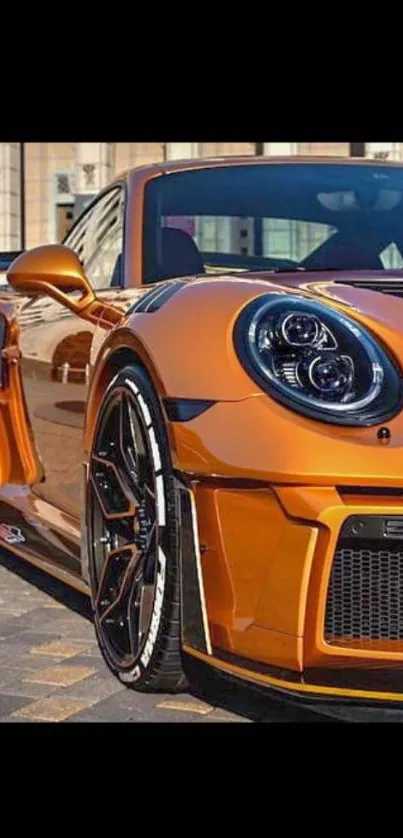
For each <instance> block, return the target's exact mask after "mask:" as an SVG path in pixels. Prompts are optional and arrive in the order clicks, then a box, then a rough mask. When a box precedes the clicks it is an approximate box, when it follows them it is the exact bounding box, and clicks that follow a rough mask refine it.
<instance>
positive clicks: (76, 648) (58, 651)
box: [30, 635, 86, 658]
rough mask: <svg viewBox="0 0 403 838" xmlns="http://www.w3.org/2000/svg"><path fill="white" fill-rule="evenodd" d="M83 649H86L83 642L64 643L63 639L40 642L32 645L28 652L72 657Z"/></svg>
mask: <svg viewBox="0 0 403 838" xmlns="http://www.w3.org/2000/svg"><path fill="white" fill-rule="evenodd" d="M40 640H43V635H40ZM84 651H86V645H85V643H68V642H67V643H66V642H63V640H50V641H47V642H46V643H40V644H39V645H38V646H33V647H32V648H31V649H30V654H31V655H46V656H47V655H49V656H51V657H52V656H53V657H54V656H56V657H61V658H74V657H75V656H76V655H79V654H80V652H84Z"/></svg>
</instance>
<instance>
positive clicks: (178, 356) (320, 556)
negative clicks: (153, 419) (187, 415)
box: [0, 158, 403, 701]
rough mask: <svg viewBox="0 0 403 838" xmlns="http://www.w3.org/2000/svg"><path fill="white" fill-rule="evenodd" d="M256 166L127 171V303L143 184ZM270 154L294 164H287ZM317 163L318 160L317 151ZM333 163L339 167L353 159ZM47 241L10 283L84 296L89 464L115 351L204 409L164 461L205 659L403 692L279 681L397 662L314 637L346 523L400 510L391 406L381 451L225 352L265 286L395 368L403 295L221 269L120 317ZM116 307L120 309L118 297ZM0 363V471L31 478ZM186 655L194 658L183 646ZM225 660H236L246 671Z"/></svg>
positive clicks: (164, 393) (279, 684) (14, 400)
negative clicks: (189, 503)
mask: <svg viewBox="0 0 403 838" xmlns="http://www.w3.org/2000/svg"><path fill="white" fill-rule="evenodd" d="M296 159H297V160H298V162H299V163H301V162H303V161H301V158H296ZM308 159H309V163H312V162H315V159H314V158H308ZM262 162H267V163H270V164H275V163H276V162H277V160H276V158H269V159H268V160H267V161H264V160H263V159H262V158H259V159H253V158H240V159H238V158H230V159H228V160H223V159H217V160H209V161H188V162H186V163H181V162H172V163H170V164H161V165H158V166H150V167H143V168H141V169H139V170H135V171H133V172H131V173H129V174H128V175H127V176H126V179H125V182H126V187H127V194H128V213H127V222H126V242H127V250H126V261H125V271H126V276H125V280H126V288H127V289H129V290H132V291H133V292H134V296H133V299H135V298H136V297H135V294H136V293H137V291H138V290H139V289H141V282H142V279H141V277H142V233H143V226H142V214H143V201H144V188H145V185H146V183H147V182H148V181H149V180H150V179H151V178H155V177H160V176H163V175H164V174H168V173H169V172H173V171H180V170H185V169H195V168H203V167H207V166H208V167H210V166H222V165H226V166H232V165H249V166H250V165H252V166H253V165H261V164H262ZM281 162H282V163H286V164H287V165H288V164H289V165H292V164H293V162H295V159H293V158H287V159H285V160H282V161H281ZM316 162H317V163H318V165H320V163H321V162H326V163H327V162H329V158H324V160H323V161H321V160H317V161H316ZM337 162H338V163H341V162H344V163H345V165H347V166H348V165H350V164H351V163H355V162H356V161H350V160H346V161H341V160H339V159H337ZM368 164H369V162H368V161H362V165H364V166H365V165H368ZM386 165H387V164H386ZM53 247H55V246H53ZM51 248H52V246H49V247H47V248H42V249H39V250H40V252H39V250H38V251H36V252H35V251H33V252H32V253H31V254H24V255H23V256H21V257H20V258H19V260H16V262H15V263H14V265H13V268H12V270H11V272H10V274H9V280H10V282H11V284H12V285H13V286H14V288H15V289H16V290H18V291H20V292H22V293H25V294H29V293H35V294H37V293H38V289H39V290H42V292H46V293H48V294H51V295H52V296H53V297H54V298H55V299H58V300H59V301H61V300H62V299H63V291H64V290H67V289H68V288H75V289H77V290H80V291H81V292H82V298H81V300H79V301H78V302H74V307H73V303H72V302H71V300H70V301H69V306H70V308H71V309H72V310H74V312H75V313H76V314H78V315H79V316H80V317H81V318H82V319H83V320H88V321H89V322H91V323H92V324H93V326H94V327H95V332H94V340H93V344H92V356H91V363H92V372H91V381H90V389H89V394H88V401H87V412H86V420H85V432H84V448H85V455H84V456H85V458H86V459H88V456H89V452H90V450H91V445H92V438H93V433H94V427H95V422H96V418H97V412H98V407H99V404H100V400H101V398H102V396H103V393H104V392H105V389H106V387H107V386H108V383H109V382H110V380H111V378H112V376H113V374H114V372H115V370H116V368H117V367H116V365H117V364H118V363H119V361H118V360H117V359H119V358H121V357H122V355H121V353H122V352H124V353H125V355H124V357H125V358H127V357H130V358H137V359H139V360H140V362H141V363H142V364H143V365H144V367H145V368H146V369H147V370H148V372H149V375H150V377H151V379H152V381H153V384H154V387H155V389H156V391H157V393H158V395H159V397H160V399H161V402H163V399H164V398H166V397H170V398H187V399H207V400H212V401H213V402H215V404H214V406H212V407H211V408H210V409H209V410H207V411H206V412H205V413H202V414H201V415H200V416H198V417H197V418H196V419H193V420H191V421H188V422H186V423H179V422H169V421H168V419H167V428H168V434H169V440H170V444H171V456H172V462H173V466H174V468H175V469H176V470H177V471H178V472H179V473H181V474H182V475H183V476H184V477H185V478H186V480H187V481H188V483H189V485H190V487H191V489H192V491H193V494H194V499H195V504H196V510H197V524H198V536H199V539H200V543H201V545H202V546H203V554H202V556H203V558H202V574H203V583H204V590H205V597H206V608H207V616H208V622H209V629H210V634H211V639H212V643H213V647H214V653H213V656H210V657H209V656H206V658H205V659H206V660H207V662H209V663H211V664H212V665H213V666H217V667H218V668H221V669H223V670H226V671H229V672H233V673H234V674H236V675H237V676H238V677H241V678H246V679H247V680H252V681H256V682H259V683H266V684H268V685H271V686H274V687H276V688H278V689H283V690H284V689H287V690H291V691H292V690H295V691H300V692H304V693H315V694H323V695H333V696H343V697H346V696H347V697H348V696H351V697H361V698H362V697H372V698H374V699H375V700H391V701H395V700H403V688H402V693H398V692H394V691H389V690H387V689H385V690H384V691H383V692H376V691H372V692H371V691H365V690H357V689H355V690H354V689H351V690H349V689H347V688H346V689H337V688H335V687H332V688H330V687H327V686H322V687H321V686H320V685H319V686H318V685H317V684H316V685H314V684H313V683H310V682H309V679H308V678H307V679H306V681H305V683H302V682H300V683H298V684H297V683H296V682H295V681H293V680H292V678H291V676H292V675H294V674H295V673H305V672H306V671H307V670H309V669H311V668H321V669H323V670H331V669H332V668H336V667H347V666H348V667H354V668H359V667H367V668H368V669H370V668H371V667H384V668H385V669H387V668H388V667H389V666H391V665H392V664H393V665H394V664H401V665H402V667H403V644H401V643H400V642H396V643H394V642H393V641H390V642H389V643H386V642H384V643H383V642H377V643H367V644H365V642H361V643H360V646H359V647H357V646H354V645H353V644H351V642H348V641H346V642H345V643H343V641H341V642H340V643H338V645H337V646H336V645H334V644H330V643H326V641H325V639H324V631H323V626H324V617H325V606H326V595H327V589H328V583H329V575H330V570H331V566H332V560H333V556H334V551H335V546H336V542H337V538H338V535H339V533H340V530H341V528H342V525H343V523H344V521H345V520H346V519H347V518H348V517H349V516H350V515H354V514H357V515H359V514H363V513H367V514H373V515H382V514H387V515H400V516H401V515H403V499H402V500H401V501H400V500H399V499H397V498H395V497H393V498H390V497H389V498H385V497H382V495H381V494H380V491H379V490H380V489H381V488H382V487H393V488H399V487H401V488H403V413H402V412H400V413H399V414H398V415H397V416H395V417H394V418H393V419H392V420H391V421H390V422H388V427H389V429H390V432H391V438H390V441H389V442H388V444H386V445H383V444H380V442H379V440H378V438H377V434H376V432H377V428H376V427H371V428H342V427H337V426H334V425H331V424H325V423H321V422H318V421H312V420H310V419H308V418H306V417H304V416H300V415H298V414H296V413H293V412H291V411H290V410H288V409H287V408H285V407H283V406H281V405H280V404H278V403H277V402H275V401H274V400H272V399H270V398H269V397H268V396H267V394H266V393H264V392H263V391H262V390H261V389H260V388H259V386H258V385H256V384H255V382H254V381H252V379H251V378H250V377H249V376H248V374H247V373H246V372H245V370H244V368H243V367H242V365H241V363H240V361H239V359H238V357H237V355H236V353H235V350H234V346H233V337H232V335H233V328H234V324H235V321H236V319H237V317H238V315H239V313H240V312H241V311H242V309H243V308H244V306H245V305H247V303H248V302H249V301H251V300H253V299H255V298H256V297H259V296H261V295H264V294H267V293H274V292H275V293H281V294H284V295H287V294H292V295H297V296H304V297H308V298H312V299H319V300H321V301H322V302H324V301H326V302H327V304H328V305H330V306H332V307H334V308H336V309H337V310H339V311H341V312H344V313H345V314H346V315H348V316H349V317H351V318H353V319H355V320H356V321H357V322H358V323H361V324H362V325H364V326H365V327H366V328H367V329H369V330H370V331H371V332H372V334H373V335H375V336H376V338H377V340H378V341H379V342H380V343H381V344H383V345H384V346H385V348H386V349H387V350H388V352H390V354H391V355H393V356H394V358H395V360H396V362H397V364H398V365H399V367H400V369H403V330H402V323H403V300H398V299H396V298H389V297H387V296H386V295H382V294H377V293H374V292H372V291H362V290H359V289H357V288H352V287H349V286H340V285H337V284H336V283H335V282H334V278H333V277H332V275H331V273H330V274H329V276H328V277H323V276H322V277H321V280H320V282H318V281H316V279H315V277H314V275H311V277H309V276H308V278H307V276H306V275H305V276H303V277H300V276H298V277H297V278H296V277H295V275H291V274H290V275H289V276H288V275H286V274H285V275H282V276H281V281H280V278H279V277H278V276H277V277H276V280H275V281H273V278H272V277H271V276H270V275H268V274H266V275H261V274H258V275H256V276H255V277H253V276H249V277H247V278H246V277H241V276H238V277H236V278H234V277H233V276H224V275H223V276H214V277H206V278H203V279H193V280H192V278H189V282H188V283H187V284H185V285H184V287H183V289H182V290H181V291H180V293H178V294H176V295H175V296H173V297H172V298H170V299H169V300H168V301H167V302H166V303H165V305H164V306H163V308H162V309H161V310H159V311H156V312H155V313H154V314H153V315H152V316H149V315H147V314H140V313H139V314H137V313H134V314H133V313H132V314H130V313H128V314H125V311H124V310H118V308H116V307H115V306H114V305H113V304H112V303H105V302H101V301H100V300H99V299H98V298H97V297H96V296H95V295H94V294H93V292H92V290H91V288H90V286H89V285H88V283H87V281H86V279H85V276H84V275H83V272H82V269H81V266H80V264H79V262H78V260H76V262H75V264H73V262H72V260H71V258H70V255H69V254H70V253H71V251H68V252H67V253H65V252H64V251H65V250H66V248H64V251H63V249H60V246H59V249H58V250H57V249H53V250H51ZM69 260H70V261H69ZM19 271H20V273H19ZM46 283H47V285H46ZM47 286H48V287H47ZM49 286H50V287H49ZM141 290H144V289H141ZM127 300H128V304H129V302H130V295H129V297H128V298H127ZM65 304H66V305H67V303H65ZM126 307H128V305H127V306H126ZM13 329H14V331H13ZM12 346H18V333H17V327H16V325H15V324H13V323H12V322H11V321H10V336H9V339H8V348H10V347H12ZM9 369H10V373H9V375H10V378H9V386H8V388H6V389H5V390H4V391H2V392H0V437H1V440H2V443H3V444H2V449H3V453H2V455H1V460H0V469H1V474H0V480H1V483H12V482H14V483H18V482H19V481H20V482H25V483H26V484H28V485H29V484H30V483H32V482H33V479H34V476H35V474H37V473H38V469H39V465H38V462H37V460H36V458H35V453H34V445H33V441H32V438H31V436H30V433H31V431H30V428H29V423H27V420H26V415H25V412H24V396H23V393H22V390H21V381H20V378H19V373H18V367H17V366H16V367H15V368H14V367H13V365H12V364H10V368H9ZM341 485H343V486H350V487H354V486H357V487H362V486H367V487H372V489H373V494H372V496H371V497H370V498H362V497H360V496H358V495H357V496H354V495H353V494H350V495H349V496H348V498H346V497H342V496H341V494H340V492H339V491H338V489H337V487H338V486H341ZM186 651H187V652H188V653H189V654H194V655H195V656H196V657H203V656H202V655H201V654H200V653H198V652H196V651H195V650H194V649H191V648H187V650H186ZM225 655H228V656H233V661H232V662H231V660H229V659H227V660H225V657H224V656H225ZM236 659H239V660H241V659H244V660H245V659H246V660H247V661H248V662H249V663H250V664H251V666H250V667H246V666H244V665H242V664H241V663H239V660H238V662H235V661H236ZM257 664H259V665H260V664H266V665H268V666H271V667H274V668H277V669H278V670H279V671H280V670H281V671H284V670H286V671H287V672H288V673H289V675H290V677H288V678H287V677H280V676H279V675H277V676H274V675H273V674H271V675H270V674H267V673H266V674H262V672H259V667H258V666H257ZM254 666H255V668H253V667H254Z"/></svg>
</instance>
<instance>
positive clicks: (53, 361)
mask: <svg viewBox="0 0 403 838" xmlns="http://www.w3.org/2000/svg"><path fill="white" fill-rule="evenodd" d="M125 198H126V188H125V184H123V183H118V184H114V185H113V186H112V187H111V188H110V189H108V190H106V191H105V192H103V193H102V194H101V195H100V196H99V198H98V199H97V200H96V201H95V202H94V203H93V204H92V205H91V206H90V207H89V208H88V209H87V210H86V212H85V213H84V215H82V216H81V218H80V219H78V221H77V222H76V224H75V225H74V227H73V228H72V229H71V230H70V232H69V234H68V236H67V238H66V239H65V241H64V244H65V245H67V246H68V247H70V248H71V249H72V250H74V251H75V252H76V253H77V255H78V257H79V258H80V260H81V262H82V264H83V266H84V269H85V272H86V275H87V277H88V279H89V281H90V283H91V284H92V286H93V287H94V290H95V291H96V294H97V296H98V297H99V298H100V299H102V298H106V299H109V298H110V297H111V295H112V296H119V288H121V287H122V282H123V275H124V274H123V265H122V254H123V238H124V226H125ZM72 293H73V294H74V292H72ZM19 324H20V328H21V335H20V347H21V352H22V358H21V375H22V380H23V388H24V393H25V401H26V408H27V413H28V417H29V421H30V425H31V428H32V432H33V437H34V440H35V444H36V449H37V454H38V456H39V459H40V461H41V466H42V474H41V478H40V480H39V481H38V482H36V483H35V484H34V485H33V486H32V491H33V492H34V494H35V495H37V496H39V497H40V498H42V499H43V500H45V501H47V502H48V503H50V504H52V505H53V506H56V507H57V508H58V509H60V510H62V511H64V512H66V513H68V514H69V515H72V516H74V517H75V518H79V517H80V507H81V491H82V462H83V427H84V417H85V407H86V400H87V393H88V378H89V365H90V355H91V345H92V340H93V335H94V331H95V326H94V325H92V324H91V323H88V322H86V321H84V320H83V319H81V318H79V317H77V316H76V315H75V314H74V313H73V312H71V311H70V310H68V309H67V308H66V307H64V306H62V305H60V304H59V303H58V302H56V301H54V300H52V299H50V298H49V297H41V298H39V299H36V300H33V301H27V302H25V303H24V305H23V306H22V309H21V310H20V314H19Z"/></svg>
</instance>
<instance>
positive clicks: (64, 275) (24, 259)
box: [7, 244, 95, 313]
mask: <svg viewBox="0 0 403 838" xmlns="http://www.w3.org/2000/svg"><path fill="white" fill-rule="evenodd" d="M7 279H8V282H9V284H10V285H11V287H12V288H14V290H15V291H18V293H19V294H23V295H24V296H25V297H39V296H41V295H43V294H46V295H47V296H49V297H53V299H54V300H57V301H58V302H59V303H62V305H65V306H67V308H70V309H72V311H75V312H77V313H79V312H78V311H77V310H79V311H82V310H83V309H84V308H87V306H89V305H91V303H93V302H94V300H95V294H94V292H93V290H92V288H91V286H90V284H89V282H88V280H87V279H86V276H85V274H84V271H83V268H82V265H81V262H80V260H79V258H78V256H77V255H76V254H75V253H74V251H73V250H70V248H69V247H65V246H64V245H62V244H47V245H44V246H43V247H35V248H33V249H32V250H27V251H26V252H25V253H22V254H21V256H17V259H14V262H12V264H11V265H10V267H9V269H8V271H7ZM72 291H78V292H81V296H80V297H79V298H78V299H77V298H76V296H74V297H69V294H71V292H72Z"/></svg>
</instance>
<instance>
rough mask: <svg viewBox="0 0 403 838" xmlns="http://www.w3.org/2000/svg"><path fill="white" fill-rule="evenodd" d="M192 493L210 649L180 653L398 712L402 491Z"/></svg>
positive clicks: (317, 694)
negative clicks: (393, 708) (388, 706)
mask: <svg viewBox="0 0 403 838" xmlns="http://www.w3.org/2000/svg"><path fill="white" fill-rule="evenodd" d="M191 491H192V494H193V496H194V500H195V508H196V513H197V515H196V518H197V537H198V540H199V545H200V557H201V558H200V563H201V570H202V583H203V595H204V607H205V610H206V617H207V620H206V625H207V626H208V632H209V644H210V645H209V651H210V653H208V652H207V651H206V649H204V650H202V649H200V648H199V649H197V648H196V649H195V648H192V644H188V643H187V642H186V639H185V642H184V650H185V651H186V652H188V653H189V654H193V655H194V656H196V657H199V658H200V659H201V660H205V662H206V663H209V664H210V665H212V666H214V667H216V668H217V669H220V670H221V671H223V672H226V673H227V674H228V675H231V676H234V677H236V678H241V679H242V680H246V681H249V682H251V683H254V684H256V685H259V686H266V687H269V688H271V689H273V690H276V691H277V692H280V693H283V694H284V695H288V696H293V697H295V698H300V699H301V700H303V701H315V702H317V701H322V702H331V703H332V702H333V701H335V700H336V701H338V702H339V703H340V704H343V703H346V702H347V703H350V704H351V702H352V703H353V704H354V705H355V704H356V703H357V702H358V703H359V704H361V705H363V706H364V705H374V706H376V705H380V704H385V703H387V704H388V705H391V704H393V705H396V706H399V705H400V704H401V706H402V708H403V538H402V536H403V495H399V494H398V490H395V491H394V490H392V489H390V490H388V491H387V490H386V489H384V490H382V491H381V490H380V489H377V490H376V492H377V493H375V494H362V489H360V488H359V487H351V486H350V487H347V488H344V489H343V488H342V487H338V488H336V487H329V486H326V487H315V486H302V487H301V486H300V487H296V486H284V485H281V486H280V485H271V486H260V487H256V486H247V487H246V486H241V485H238V486H233V485H228V484H226V481H220V480H218V481H217V482H215V481H214V480H213V479H210V481H193V484H192V489H191ZM382 492H383V493H382Z"/></svg>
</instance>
